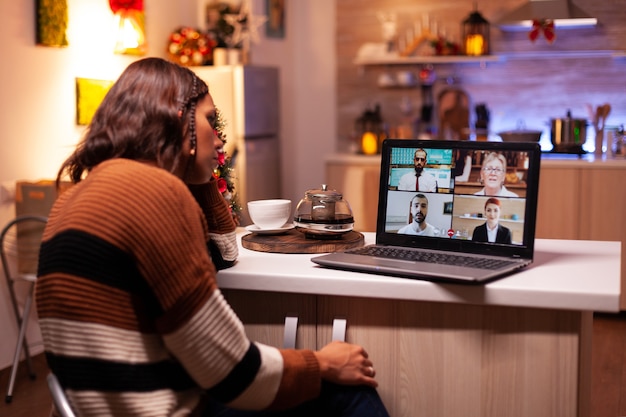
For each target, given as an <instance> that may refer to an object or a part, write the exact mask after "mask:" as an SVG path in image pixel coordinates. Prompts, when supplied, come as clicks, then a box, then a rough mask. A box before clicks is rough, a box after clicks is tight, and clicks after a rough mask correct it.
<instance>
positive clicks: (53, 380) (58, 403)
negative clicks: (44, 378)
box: [48, 373, 76, 417]
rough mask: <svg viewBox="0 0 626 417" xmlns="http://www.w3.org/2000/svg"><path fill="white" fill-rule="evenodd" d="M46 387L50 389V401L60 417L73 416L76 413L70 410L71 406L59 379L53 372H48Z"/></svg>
mask: <svg viewBox="0 0 626 417" xmlns="http://www.w3.org/2000/svg"><path fill="white" fill-rule="evenodd" d="M48 388H49V389H50V394H52V403H53V404H54V408H55V409H56V412H57V413H58V414H59V415H60V416H61V417H75V416H76V415H75V414H74V412H73V411H72V407H70V402H69V401H68V400H67V397H66V396H65V392H64V391H63V388H61V384H60V383H59V380H58V379H57V377H56V376H55V375H54V374H53V373H50V374H48Z"/></svg>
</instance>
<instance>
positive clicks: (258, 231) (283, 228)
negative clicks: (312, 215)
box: [246, 223, 295, 235]
mask: <svg viewBox="0 0 626 417" xmlns="http://www.w3.org/2000/svg"><path fill="white" fill-rule="evenodd" d="M294 227H295V226H294V224H293V223H285V224H284V225H282V226H281V227H279V228H278V229H261V228H260V227H259V226H257V225H256V224H251V225H250V226H246V230H247V231H248V232H250V233H256V234H259V235H278V234H281V233H285V232H286V231H288V230H291V229H293V228H294Z"/></svg>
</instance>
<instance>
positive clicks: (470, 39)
mask: <svg viewBox="0 0 626 417" xmlns="http://www.w3.org/2000/svg"><path fill="white" fill-rule="evenodd" d="M484 45H485V40H484V39H483V36H482V35H467V36H466V37H465V54H466V55H472V56H478V55H483V47H484Z"/></svg>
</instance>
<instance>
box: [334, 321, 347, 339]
mask: <svg viewBox="0 0 626 417" xmlns="http://www.w3.org/2000/svg"><path fill="white" fill-rule="evenodd" d="M346 324H347V320H346V319H344V318H335V319H334V320H333V336H332V340H333V342H334V341H335V340H339V341H341V342H345V341H346Z"/></svg>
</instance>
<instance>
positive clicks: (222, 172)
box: [213, 109, 241, 225]
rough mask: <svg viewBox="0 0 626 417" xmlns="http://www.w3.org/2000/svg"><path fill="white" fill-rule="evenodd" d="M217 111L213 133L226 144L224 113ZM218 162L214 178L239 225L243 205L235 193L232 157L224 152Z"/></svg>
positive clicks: (219, 156)
mask: <svg viewBox="0 0 626 417" xmlns="http://www.w3.org/2000/svg"><path fill="white" fill-rule="evenodd" d="M215 111H216V119H215V126H214V129H213V132H214V133H215V135H216V136H217V137H218V138H219V139H220V140H221V141H222V143H224V144H225V143H226V134H225V133H224V128H225V127H226V121H225V120H224V118H223V116H222V113H221V112H220V110H219V109H215ZM217 162H218V166H217V168H216V169H215V170H214V171H213V176H214V177H215V179H217V186H218V187H219V190H220V192H221V193H222V195H223V196H224V198H225V199H226V201H228V205H229V207H230V212H231V213H232V215H233V218H234V219H235V222H236V223H237V225H239V215H240V213H241V205H240V204H239V201H238V199H237V193H236V192H235V183H234V176H233V173H234V168H233V161H232V157H231V156H228V155H226V151H224V152H222V153H220V154H219V155H218V161H217Z"/></svg>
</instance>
